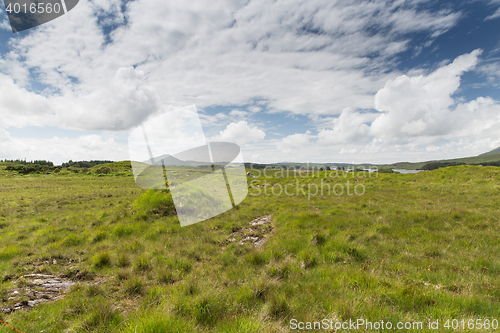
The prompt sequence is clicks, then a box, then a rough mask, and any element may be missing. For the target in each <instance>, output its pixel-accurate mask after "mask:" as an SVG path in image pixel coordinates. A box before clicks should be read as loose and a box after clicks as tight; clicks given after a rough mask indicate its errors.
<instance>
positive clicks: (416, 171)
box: [392, 169, 423, 173]
mask: <svg viewBox="0 0 500 333" xmlns="http://www.w3.org/2000/svg"><path fill="white" fill-rule="evenodd" d="M392 170H394V171H396V172H399V173H418V172H420V171H423V170H405V169H392Z"/></svg>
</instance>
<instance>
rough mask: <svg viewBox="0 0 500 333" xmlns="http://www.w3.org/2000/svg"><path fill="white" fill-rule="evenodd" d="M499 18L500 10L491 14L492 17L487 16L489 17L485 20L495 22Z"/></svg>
mask: <svg viewBox="0 0 500 333" xmlns="http://www.w3.org/2000/svg"><path fill="white" fill-rule="evenodd" d="M499 17H500V8H498V9H497V10H496V12H494V13H493V14H491V15H489V16H487V17H486V18H485V20H493V19H496V18H499Z"/></svg>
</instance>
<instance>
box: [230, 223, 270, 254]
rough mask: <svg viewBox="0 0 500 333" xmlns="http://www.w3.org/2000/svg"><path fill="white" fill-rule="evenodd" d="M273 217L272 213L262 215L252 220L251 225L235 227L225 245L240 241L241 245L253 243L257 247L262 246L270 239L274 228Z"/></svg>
mask: <svg viewBox="0 0 500 333" xmlns="http://www.w3.org/2000/svg"><path fill="white" fill-rule="evenodd" d="M271 218H272V216H271V215H264V216H260V217H258V218H256V219H254V220H252V221H250V222H249V227H244V228H241V229H237V228H235V229H233V232H232V233H231V234H230V235H229V236H228V238H227V240H226V241H225V242H224V245H227V244H230V243H238V244H240V245H244V244H247V243H251V244H253V245H255V246H257V247H259V246H262V244H264V243H265V242H266V241H267V240H268V238H269V235H270V234H271V232H272V231H273V228H274V226H273V224H272V223H271Z"/></svg>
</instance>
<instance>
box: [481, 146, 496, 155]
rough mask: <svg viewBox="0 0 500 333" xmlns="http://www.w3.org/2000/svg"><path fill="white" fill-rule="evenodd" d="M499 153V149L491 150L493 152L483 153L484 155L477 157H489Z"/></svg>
mask: <svg viewBox="0 0 500 333" xmlns="http://www.w3.org/2000/svg"><path fill="white" fill-rule="evenodd" d="M499 153H500V147H498V148H495V149H493V150H490V151H489V152H487V153H484V154H481V155H479V156H483V155H491V154H499Z"/></svg>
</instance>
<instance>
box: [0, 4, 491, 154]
mask: <svg viewBox="0 0 500 333" xmlns="http://www.w3.org/2000/svg"><path fill="white" fill-rule="evenodd" d="M424 2H426V1H421V0H415V1H393V2H387V1H382V0H375V1H356V2H338V1H337V2H335V1H329V0H310V1H299V0H290V1H275V2H268V1H265V0H252V1H244V0H239V1H230V0H223V1H219V2H216V3H213V2H206V1H189V2H179V1H159V0H147V1H146V0H138V1H131V2H127V4H126V5H125V6H123V7H122V6H120V3H121V2H120V1H119V0H110V1H105V0H80V3H79V4H78V7H77V8H75V9H74V10H72V11H71V12H70V13H68V14H67V15H65V16H63V17H61V18H60V19H57V20H54V21H53V22H50V23H47V24H45V25H43V26H41V27H39V28H37V29H36V30H33V31H31V32H30V33H28V34H25V35H24V36H23V37H19V38H16V39H11V40H10V42H9V45H10V46H9V47H10V50H11V52H8V53H4V54H0V85H1V86H0V130H2V128H5V127H7V126H18V127H23V126H28V125H39V126H47V125H50V126H59V127H71V128H79V129H109V130H123V129H127V128H130V127H132V126H134V125H137V124H138V123H140V122H141V121H142V120H144V119H146V117H148V115H151V114H153V113H155V112H156V111H158V110H160V109H169V108H170V109H171V108H174V106H176V107H177V106H185V105H189V104H193V103H194V104H196V105H197V106H198V107H200V108H204V107H209V106H214V105H237V106H241V107H243V105H248V104H251V103H252V102H253V101H259V102H257V103H255V104H258V105H259V106H256V105H254V106H250V107H247V108H246V110H248V111H249V112H245V111H240V110H238V112H236V111H234V112H232V113H231V114H230V115H224V114H223V113H220V114H217V115H215V116H209V115H203V114H202V115H201V117H202V120H203V124H204V125H210V126H213V127H215V128H216V130H214V131H213V132H214V133H217V132H218V131H219V130H220V129H223V130H222V131H220V133H219V135H218V136H217V137H218V138H219V139H221V140H227V141H236V142H239V143H245V142H259V144H260V145H261V146H262V147H263V146H264V142H262V140H263V139H264V137H265V133H264V131H262V130H261V129H258V128H257V127H255V126H251V125H249V123H248V122H250V120H248V119H251V118H249V117H252V116H255V117H257V116H262V112H259V111H262V108H264V105H265V107H266V108H268V109H270V110H272V112H292V113H295V114H304V115H309V116H310V117H313V116H316V117H318V118H323V119H324V117H330V118H333V117H337V116H339V117H338V118H335V119H334V120H332V121H333V123H332V122H331V123H330V125H329V128H328V129H323V130H320V131H319V133H318V136H317V143H318V144H317V145H315V142H316V141H315V140H316V138H315V137H314V136H312V135H310V134H308V133H305V134H301V133H298V134H294V135H291V136H289V137H286V138H284V139H282V140H280V141H279V142H278V140H276V142H275V141H273V142H272V143H270V144H269V146H266V147H265V149H266V151H265V152H264V151H263V150H256V153H255V154H254V155H255V156H257V155H258V156H259V158H262V159H265V157H263V156H270V158H277V159H278V158H279V159H283V160H285V159H287V158H286V156H287V155H286V154H287V153H284V152H283V151H291V149H292V148H294V147H308V146H314V147H313V148H311V149H310V151H308V152H304V155H300V156H309V155H307V154H309V153H310V154H317V155H316V156H328V159H332V158H334V156H332V155H328V154H326V153H323V152H324V151H322V150H321V149H325V151H326V152H328V151H329V150H332V151H333V150H334V151H335V152H339V151H341V149H344V152H345V154H346V155H349V154H353V155H356V154H363V153H366V154H368V153H370V152H385V153H387V149H389V150H390V149H393V151H397V150H398V149H400V151H404V150H405V149H406V150H410V151H412V150H418V149H419V148H418V147H419V145H418V144H416V143H415V142H416V140H421V141H422V142H426V143H427V144H429V145H433V146H432V147H445V143H444V142H445V140H451V141H450V142H458V141H457V140H458V139H457V138H458V135H459V134H458V133H460V135H463V136H464V137H465V138H464V139H463V140H462V142H463V143H464V144H465V145H468V147H472V145H473V144H472V142H473V141H471V140H472V139H471V138H472V137H471V136H469V135H468V134H466V133H465V132H466V131H468V130H470V131H472V132H474V133H476V134H474V135H477V138H479V139H478V140H480V141H481V140H482V141H481V142H482V145H483V146H485V145H491V144H494V141H491V140H490V141H488V140H487V139H486V138H485V137H484V135H486V133H489V134H490V135H493V136H495V135H496V137H498V133H497V132H495V131H496V119H497V118H496V114H495V112H498V109H497V102H495V101H493V100H492V99H488V98H485V99H480V98H478V99H476V100H475V101H472V102H468V103H467V102H462V103H461V104H460V103H458V101H457V100H455V99H454V98H453V94H454V93H455V92H456V91H457V88H458V85H459V84H460V76H461V75H462V73H463V72H464V71H467V70H470V69H471V68H473V66H474V64H475V63H476V62H477V57H478V56H479V53H477V52H476V53H474V52H473V53H471V54H470V55H464V56H462V57H460V58H457V59H456V60H455V61H454V62H453V64H450V65H448V66H443V67H442V68H440V69H439V70H438V71H436V72H434V73H431V74H429V75H426V74H424V73H419V74H418V75H417V74H415V73H416V72H415V71H413V72H409V73H408V74H407V75H406V76H401V73H400V72H398V70H397V69H396V65H397V58H395V56H397V55H398V54H400V53H401V52H404V51H408V50H409V48H410V47H412V43H410V41H411V38H412V37H413V36H414V33H416V32H419V33H423V34H424V35H426V36H427V38H424V40H423V41H422V43H421V46H422V47H429V46H430V44H431V42H432V41H433V40H434V39H435V38H436V37H437V36H438V35H440V34H442V33H443V32H445V31H447V30H448V29H450V28H452V27H453V26H455V25H456V24H457V22H458V20H459V19H460V17H461V15H460V13H453V12H450V11H444V10H443V11H434V10H430V9H425V6H420V5H421V4H422V3H424ZM125 19H126V21H127V24H126V25H124V24H122V23H123V22H125ZM103 25H104V27H103ZM116 26H117V27H116ZM112 27H113V28H114V27H116V28H115V30H114V31H113V32H112V33H111V34H110V35H109V36H106V35H105V33H104V31H105V30H108V29H110V28H112ZM103 28H105V29H103ZM1 73H4V74H6V75H8V76H6V75H2V74H1ZM36 81H38V82H36ZM38 83H40V84H41V85H42V86H43V85H47V86H48V89H46V90H45V91H44V92H43V93H35V92H33V91H34V87H38V86H39V85H38ZM374 101H375V104H374ZM374 105H375V108H376V109H377V110H379V111H380V112H383V114H377V113H365V112H362V111H359V110H360V109H361V110H363V109H364V110H366V109H371V108H373V107H374ZM235 117H240V119H237V118H235ZM241 117H246V118H245V119H246V120H241ZM471 119H473V120H471ZM230 120H233V122H232V123H230V124H229V125H227V127H226V126H225V125H226V124H227V122H229V121H230ZM372 122H373V123H372ZM471 124H475V125H474V126H476V127H475V128H477V130H475V129H474V130H472V128H471V127H470V126H472V125H471ZM436 138H440V139H439V140H437V139H436ZM103 140H104V139H103ZM436 140H437V141H436ZM468 140H469V141H468ZM104 141H105V140H104ZM366 142H369V143H368V144H367V143H366ZM396 142H397V143H396ZM311 143H312V144H311ZM341 145H342V147H341ZM28 146H31V142H30V144H29V145H28ZM54 146H57V144H54ZM270 146H272V148H269V147H270ZM344 146H345V147H344ZM17 147H18V148H19V147H21V146H20V145H19V144H18V145H17ZM26 147H27V146H26ZM37 147H38V148H39V149H40V151H43V150H44V149H43V147H42V146H37ZM61 147H62V148H64V147H66V146H64V147H63V146H61ZM109 147H115V146H113V145H109ZM394 147H396V148H394ZM449 147H450V148H449V149H458V148H456V147H458V145H456V146H453V145H451V146H449ZM453 147H455V148H453ZM481 147H482V146H481ZM476 148H477V147H476ZM26 149H28V148H26ZM68 149H69V148H68ZM273 149H274V150H273ZM433 149H434V148H433ZM439 149H441V148H439ZM442 149H445V148H442ZM61 151H64V150H61ZM303 151H304V150H303ZM82 152H83V150H82ZM275 152H276V155H273V154H274V153H275ZM113 153H114V151H113V150H110V151H109V154H110V155H112V154H113ZM280 154H282V155H280ZM283 154H285V155H283ZM318 154H319V155H318ZM321 154H322V155H321ZM250 156H251V155H250ZM344 156H345V155H344ZM360 156H361V155H360ZM125 158H126V157H125ZM297 158H299V157H297ZM306 158H307V157H306Z"/></svg>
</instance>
